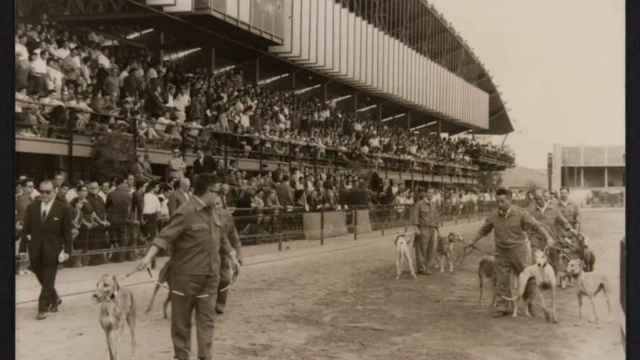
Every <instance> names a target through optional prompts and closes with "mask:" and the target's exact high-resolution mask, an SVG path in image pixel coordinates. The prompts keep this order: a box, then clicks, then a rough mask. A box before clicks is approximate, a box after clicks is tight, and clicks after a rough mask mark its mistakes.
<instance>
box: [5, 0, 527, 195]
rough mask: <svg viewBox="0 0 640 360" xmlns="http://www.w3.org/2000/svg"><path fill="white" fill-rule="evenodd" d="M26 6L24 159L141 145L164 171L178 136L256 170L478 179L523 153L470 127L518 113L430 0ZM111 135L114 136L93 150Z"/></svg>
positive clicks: (41, 172)
mask: <svg viewBox="0 0 640 360" xmlns="http://www.w3.org/2000/svg"><path fill="white" fill-rule="evenodd" d="M16 8H17V25H18V28H17V36H16V44H17V45H16V86H17V88H16V153H17V172H18V173H19V174H28V175H30V176H32V177H34V178H42V177H44V176H52V175H53V174H54V173H55V172H57V171H60V170H63V171H66V172H67V173H68V174H69V175H70V178H72V179H73V178H90V177H95V176H96V171H97V170H96V167H98V166H100V167H102V166H105V164H107V163H109V161H111V163H110V164H111V165H113V164H114V163H115V165H122V166H123V167H130V166H131V165H132V164H130V162H132V161H135V160H132V159H135V154H131V153H133V149H137V152H138V153H146V154H149V158H150V161H151V163H152V165H153V170H154V173H157V174H164V172H165V169H166V167H167V164H168V162H169V160H170V158H171V154H172V151H171V150H172V149H174V148H180V149H182V150H183V152H184V154H185V157H186V161H187V163H188V164H191V163H192V162H193V160H194V154H195V152H196V150H198V149H202V150H205V151H210V152H211V154H212V155H213V156H214V157H216V158H218V159H220V160H222V163H223V164H224V165H223V166H224V167H227V166H231V165H230V162H231V161H233V166H234V167H235V168H237V169H239V170H243V171H247V172H257V171H263V170H274V169H276V168H277V167H278V166H294V167H296V168H298V169H311V170H312V171H318V170H319V169H320V170H323V171H334V170H337V169H350V168H351V169H354V168H356V169H363V170H366V169H371V170H375V171H376V172H377V173H378V174H379V175H380V177H381V178H382V179H385V180H386V179H393V180H394V181H396V182H400V183H406V184H424V185H427V184H430V185H443V184H451V185H461V186H468V187H472V186H473V185H474V184H475V183H476V175H477V173H478V172H479V171H496V170H503V169H505V168H507V167H511V166H513V164H514V162H515V159H514V157H513V155H512V154H509V152H508V151H505V150H504V149H503V148H499V147H495V146H490V145H481V144H480V143H479V142H477V141H475V139H474V138H473V136H474V135H476V134H481V135H506V134H508V133H510V132H512V131H513V126H512V123H511V120H510V118H509V115H508V112H507V110H506V108H505V105H504V103H503V101H502V99H501V95H500V92H499V91H498V90H497V87H496V85H495V83H494V82H493V80H492V78H491V76H490V74H489V73H488V71H487V69H486V68H485V66H484V65H483V64H482V62H481V61H480V60H479V59H478V58H477V56H476V55H475V54H474V53H473V51H472V50H471V48H470V47H469V46H468V45H467V44H466V43H465V41H464V40H463V39H462V38H461V37H460V35H459V34H457V33H456V31H455V30H454V29H453V28H452V26H451V25H450V24H449V23H448V22H447V21H446V20H445V19H444V18H443V16H442V15H441V14H439V13H438V11H437V10H435V9H434V8H433V7H432V6H430V5H429V4H428V3H427V2H425V1H421V0H410V1H400V0H372V1H362V0H340V1H338V0H311V1H306V0H262V1H248V0H246V1H244V0H241V1H230V0H226V1H225V0H210V1H199V0H172V1H165V0H147V1H144V0H139V1H132V0H113V1H91V0H47V1H44V0H20V1H18V2H17V4H16ZM18 43H20V44H23V47H24V48H25V51H26V53H24V52H22V51H21V52H19V51H18ZM20 49H22V48H20ZM45 53H46V54H47V55H46V58H45V55H44V54H45ZM25 56H26V58H25ZM40 57H42V58H40ZM105 137H106V138H107V139H108V140H109V139H111V140H113V141H111V142H109V141H107V143H108V144H109V143H110V144H111V149H109V151H107V150H105V149H102V150H100V151H96V148H97V147H98V146H97V145H96V144H104V143H105V142H104V139H105ZM116 140H117V141H116ZM127 142H129V143H130V144H129V145H130V146H127V144H126V143H127ZM114 144H118V145H114ZM123 149H130V150H129V152H130V153H128V154H120V155H118V154H116V155H113V153H117V152H118V151H125V152H126V151H127V150H123ZM106 154H111V155H106ZM109 156H110V158H109V159H107V158H105V157H109ZM116 167H117V166H116Z"/></svg>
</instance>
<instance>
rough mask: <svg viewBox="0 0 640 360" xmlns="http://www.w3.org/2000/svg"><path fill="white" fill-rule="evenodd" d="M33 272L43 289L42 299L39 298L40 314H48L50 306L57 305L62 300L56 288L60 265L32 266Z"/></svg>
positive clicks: (41, 292)
mask: <svg viewBox="0 0 640 360" xmlns="http://www.w3.org/2000/svg"><path fill="white" fill-rule="evenodd" d="M32 270H33V273H34V274H35V275H36V277H37V278H38V282H39V283H40V287H41V290H40V297H39V298H38V312H46V311H48V310H49V306H51V305H57V302H58V300H59V299H60V297H59V296H58V293H57V292H56V288H55V283H56V274H57V273H58V265H57V264H56V265H38V266H33V265H32Z"/></svg>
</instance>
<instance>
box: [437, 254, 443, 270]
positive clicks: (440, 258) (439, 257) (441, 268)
mask: <svg viewBox="0 0 640 360" xmlns="http://www.w3.org/2000/svg"><path fill="white" fill-rule="evenodd" d="M438 260H439V261H438V262H439V263H440V264H439V265H440V272H444V255H439V256H438Z"/></svg>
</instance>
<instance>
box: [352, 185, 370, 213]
mask: <svg viewBox="0 0 640 360" xmlns="http://www.w3.org/2000/svg"><path fill="white" fill-rule="evenodd" d="M348 199H349V200H348V201H349V206H350V207H357V208H367V207H369V205H370V199H369V190H367V183H366V182H365V180H364V179H359V181H358V186H357V187H354V188H353V189H352V190H351V192H350V193H349V196H348Z"/></svg>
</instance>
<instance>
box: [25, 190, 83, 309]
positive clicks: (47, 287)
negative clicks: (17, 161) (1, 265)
mask: <svg viewBox="0 0 640 360" xmlns="http://www.w3.org/2000/svg"><path fill="white" fill-rule="evenodd" d="M71 217H72V216H71V207H69V205H68V204H67V203H66V202H64V201H61V200H58V199H56V195H55V193H54V189H53V183H52V182H51V181H49V180H46V181H43V182H42V183H41V184H40V199H39V200H36V201H34V202H33V203H31V204H30V205H29V206H28V208H27V211H26V213H25V217H24V227H23V236H25V237H26V238H27V239H28V240H29V247H28V251H29V259H30V263H31V270H32V271H33V273H34V274H35V275H36V277H37V278H38V282H39V283H40V286H41V287H42V289H41V291H40V297H39V298H38V315H37V316H36V319H38V320H43V319H45V318H46V317H47V312H48V311H49V312H57V311H58V306H59V305H60V304H61V303H62V300H60V297H59V296H58V293H57V292H56V289H55V282H56V274H57V272H58V263H59V262H64V261H66V260H67V259H68V258H69V255H68V254H69V252H70V251H71V227H72V225H71V221H72V219H71Z"/></svg>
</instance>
